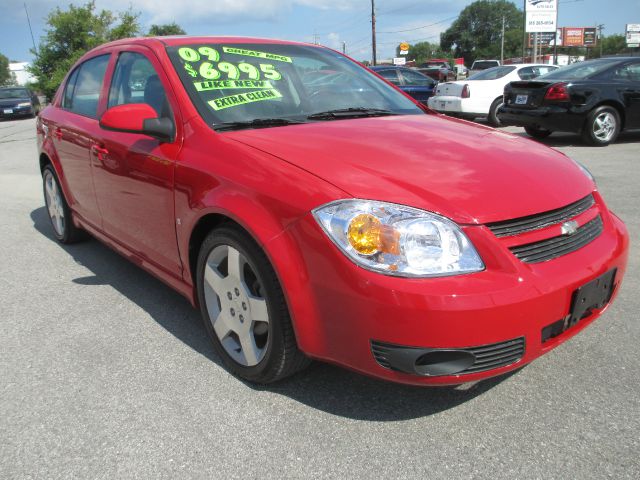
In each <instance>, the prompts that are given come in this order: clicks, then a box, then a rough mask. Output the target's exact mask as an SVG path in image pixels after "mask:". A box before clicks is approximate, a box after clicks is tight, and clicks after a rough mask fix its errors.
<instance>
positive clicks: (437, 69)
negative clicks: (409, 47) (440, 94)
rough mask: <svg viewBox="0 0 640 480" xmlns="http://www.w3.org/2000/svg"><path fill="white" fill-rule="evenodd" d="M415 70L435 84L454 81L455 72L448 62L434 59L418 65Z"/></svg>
mask: <svg viewBox="0 0 640 480" xmlns="http://www.w3.org/2000/svg"><path fill="white" fill-rule="evenodd" d="M417 70H418V71H419V72H420V73H424V74H425V75H427V76H429V77H431V78H433V79H434V80H435V81H437V82H448V81H450V80H455V79H456V71H455V70H454V69H453V68H451V65H449V62H448V61H446V60H441V59H437V58H434V59H432V60H428V61H427V62H425V63H423V64H422V65H420V66H419V67H418V68H417Z"/></svg>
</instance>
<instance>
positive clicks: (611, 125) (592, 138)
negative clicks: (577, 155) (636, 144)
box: [582, 105, 622, 147]
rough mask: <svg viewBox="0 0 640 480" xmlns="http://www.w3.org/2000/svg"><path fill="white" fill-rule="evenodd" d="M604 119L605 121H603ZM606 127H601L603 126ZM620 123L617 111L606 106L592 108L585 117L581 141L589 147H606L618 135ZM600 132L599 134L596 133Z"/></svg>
mask: <svg viewBox="0 0 640 480" xmlns="http://www.w3.org/2000/svg"><path fill="white" fill-rule="evenodd" d="M605 119H606V120H605ZM603 122H605V123H606V126H603V125H605V123H603ZM621 126H622V122H621V120H620V114H619V113H618V111H617V110H616V109H615V108H613V107H609V106H607V105H603V106H601V107H598V108H594V109H593V110H591V112H589V115H587V120H586V121H585V123H584V127H583V128H582V139H583V140H584V141H585V142H586V143H587V144H589V145H593V146H596V147H606V146H607V145H609V144H610V143H612V142H615V141H616V139H617V138H618V135H619V134H620V129H621ZM599 131H600V132H602V133H601V134H599V133H598V132H599Z"/></svg>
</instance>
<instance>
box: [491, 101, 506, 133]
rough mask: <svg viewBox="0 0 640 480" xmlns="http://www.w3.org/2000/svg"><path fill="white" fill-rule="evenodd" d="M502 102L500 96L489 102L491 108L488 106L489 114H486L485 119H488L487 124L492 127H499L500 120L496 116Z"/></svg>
mask: <svg viewBox="0 0 640 480" xmlns="http://www.w3.org/2000/svg"><path fill="white" fill-rule="evenodd" d="M503 103H504V101H503V98H502V97H498V98H496V99H495V100H494V101H493V103H492V104H491V108H489V115H488V116H487V120H488V121H489V125H491V126H492V127H500V126H501V125H502V122H501V121H500V119H499V118H498V109H499V108H500V107H501V106H502V104H503Z"/></svg>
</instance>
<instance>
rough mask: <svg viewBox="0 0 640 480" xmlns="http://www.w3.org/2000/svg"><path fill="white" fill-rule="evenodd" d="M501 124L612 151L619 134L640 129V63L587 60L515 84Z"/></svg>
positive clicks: (510, 88)
mask: <svg viewBox="0 0 640 480" xmlns="http://www.w3.org/2000/svg"><path fill="white" fill-rule="evenodd" d="M498 118H499V119H500V121H501V122H502V123H503V124H504V125H517V126H521V127H524V129H525V130H526V132H527V133H528V134H529V135H531V136H532V137H535V138H544V137H547V136H549V135H550V134H551V133H552V132H575V133H580V134H581V135H582V137H583V139H584V140H585V141H586V142H587V143H589V144H591V145H598V146H605V145H608V144H609V143H611V142H613V141H615V139H616V138H617V137H618V134H619V133H620V131H622V130H632V129H638V128H640V58H637V57H636V58H620V57H618V58H601V59H598V60H588V61H586V62H580V63H574V64H573V65H569V66H567V67H563V68H560V69H558V70H556V71H555V72H551V73H548V74H546V75H543V76H541V77H538V78H536V79H535V80H530V81H522V82H511V83H510V84H508V85H507V86H506V87H505V89H504V104H503V106H502V107H500V109H499V110H498Z"/></svg>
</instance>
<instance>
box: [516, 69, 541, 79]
mask: <svg viewBox="0 0 640 480" xmlns="http://www.w3.org/2000/svg"><path fill="white" fill-rule="evenodd" d="M518 76H519V77H520V80H531V79H532V78H535V77H537V75H536V73H535V72H534V70H533V67H525V68H521V69H520V70H518Z"/></svg>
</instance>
